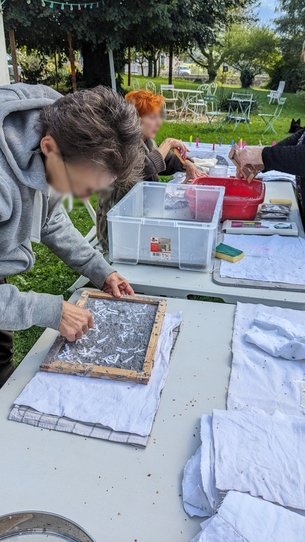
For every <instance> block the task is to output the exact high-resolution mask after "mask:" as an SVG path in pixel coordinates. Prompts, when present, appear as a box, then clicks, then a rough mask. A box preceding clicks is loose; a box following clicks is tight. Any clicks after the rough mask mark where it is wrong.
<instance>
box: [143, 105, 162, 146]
mask: <svg viewBox="0 0 305 542" xmlns="http://www.w3.org/2000/svg"><path fill="white" fill-rule="evenodd" d="M161 124H162V118H161V113H160V111H156V112H154V113H150V114H149V115H144V116H143V117H141V126H142V132H143V137H144V139H154V137H156V135H157V132H158V130H159V128H160V126H161Z"/></svg>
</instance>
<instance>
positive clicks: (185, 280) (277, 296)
mask: <svg viewBox="0 0 305 542" xmlns="http://www.w3.org/2000/svg"><path fill="white" fill-rule="evenodd" d="M270 198H284V199H290V200H292V201H293V207H292V212H291V221H293V222H296V223H297V224H298V227H299V232H300V235H301V236H302V237H304V230H303V226H302V223H301V219H300V213H299V210H298V206H297V201H296V199H295V195H294V190H293V187H292V185H291V184H290V183H289V182H269V183H266V198H265V201H267V202H268V201H269V199H270ZM114 267H115V269H116V270H117V271H118V272H119V273H120V274H121V275H123V276H124V277H126V279H127V280H128V281H129V282H130V283H131V284H132V286H133V287H134V289H135V291H136V292H138V293H145V294H153V295H165V296H172V297H180V298H186V297H187V296H188V295H191V294H193V295H198V296H208V297H213V298H220V299H222V300H223V301H225V302H226V303H236V302H237V301H243V302H245V303H264V304H266V305H277V306H279V307H290V308H293V309H301V310H304V309H305V295H304V294H302V293H299V292H287V291H283V290H282V291H276V290H261V289H256V288H243V287H234V286H232V287H231V286H220V285H218V284H215V283H214V282H213V279H212V275H211V274H210V273H200V272H196V271H181V270H180V269H178V268H175V267H172V268H169V267H160V266H154V265H135V266H133V265H126V264H124V265H123V264H114ZM304 273H305V269H304Z"/></svg>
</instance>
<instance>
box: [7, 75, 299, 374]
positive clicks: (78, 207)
mask: <svg viewBox="0 0 305 542" xmlns="http://www.w3.org/2000/svg"><path fill="white" fill-rule="evenodd" d="M138 79H139V82H140V84H141V87H142V88H145V82H146V79H145V78H142V77H138ZM154 81H155V82H156V85H157V90H159V86H160V83H161V82H164V83H166V80H162V79H160V78H159V79H156V80H154ZM173 82H174V84H175V86H176V87H177V88H197V86H198V85H197V84H195V83H190V82H187V81H184V80H182V79H177V80H174V81H173ZM125 84H127V81H126V82H125ZM232 89H233V87H225V88H224V93H225V94H227V95H230V93H231V92H232ZM218 92H220V89H219V90H218ZM251 92H252V91H251ZM253 92H254V94H255V98H256V100H257V101H258V103H259V106H260V109H259V111H258V112H260V111H261V112H270V111H272V110H274V108H275V106H269V105H268V102H267V93H268V91H266V90H254V91H253ZM285 96H286V97H287V102H286V106H285V108H284V110H283V113H282V117H281V119H280V120H279V121H277V123H276V125H275V128H276V130H277V132H278V133H277V135H276V136H275V135H274V134H270V133H269V134H266V136H264V137H263V136H262V131H263V129H264V125H263V122H262V120H261V119H260V118H259V117H258V115H257V113H258V112H256V113H255V114H253V115H252V117H251V119H252V122H251V125H250V130H251V132H250V133H249V132H248V130H247V127H246V126H240V127H239V128H238V129H237V130H236V132H235V133H234V134H233V133H232V130H233V127H234V125H229V126H227V127H226V128H225V129H224V130H222V131H219V132H217V134H216V136H215V134H214V132H213V131H212V130H211V129H209V128H208V127H207V126H206V125H205V124H200V123H198V124H194V123H189V122H170V121H166V122H164V125H163V126H162V128H161V130H160V132H159V134H158V138H157V142H158V143H160V142H161V141H163V139H164V138H166V137H170V136H171V137H176V138H178V139H183V140H186V141H188V140H189V137H190V136H191V135H192V136H193V141H194V140H195V138H196V137H199V139H200V141H202V142H212V141H213V140H215V139H216V141H217V140H218V137H222V140H223V143H231V141H232V139H233V138H234V139H235V140H236V141H237V140H238V139H239V138H241V137H242V138H243V139H246V141H247V143H248V144H253V145H257V144H258V142H259V140H262V142H263V144H266V145H268V144H270V143H271V142H272V141H273V140H274V139H277V141H280V140H281V139H284V138H285V137H287V135H288V133H287V132H288V129H289V126H290V121H291V119H292V117H295V118H299V117H301V118H302V117H303V118H304V122H305V100H302V99H301V98H299V97H298V96H296V95H295V94H285ZM92 204H93V205H94V206H95V205H96V197H93V198H92ZM70 216H71V219H72V221H73V222H74V224H75V226H76V227H77V228H78V229H79V230H80V231H81V233H82V234H86V233H87V232H88V231H89V230H90V228H91V226H92V221H91V218H90V217H89V215H88V213H87V211H86V209H85V207H84V205H83V204H82V203H80V202H78V201H75V205H74V209H73V211H72V212H71V215H70ZM34 251H35V255H36V264H35V266H34V268H33V269H32V270H31V271H30V272H29V273H26V274H24V275H15V276H13V277H10V278H9V282H10V283H11V284H14V285H16V286H17V287H18V288H19V289H20V290H21V291H24V292H26V291H29V290H31V289H32V290H35V291H36V292H46V293H50V294H55V295H59V294H63V295H64V297H65V299H68V297H69V293H68V292H67V289H68V287H69V286H70V285H71V284H72V283H73V282H74V281H75V280H76V279H77V277H78V274H77V273H76V272H74V271H72V270H71V269H69V268H68V267H67V266H66V265H65V264H64V263H63V262H61V261H60V260H59V259H58V258H57V257H56V256H55V255H54V254H52V253H51V252H50V251H49V250H48V249H47V248H46V247H45V246H43V245H34ZM42 331H43V330H42V329H41V328H38V327H35V328H31V329H29V330H25V331H18V332H15V358H14V362H15V364H16V365H18V363H19V362H20V361H21V360H22V359H23V357H24V356H25V354H26V353H27V352H28V351H29V349H30V348H31V347H32V346H33V344H34V343H35V341H36V340H37V339H38V337H39V336H40V334H41V333H42Z"/></svg>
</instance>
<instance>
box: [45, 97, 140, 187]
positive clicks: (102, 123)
mask: <svg viewBox="0 0 305 542" xmlns="http://www.w3.org/2000/svg"><path fill="white" fill-rule="evenodd" d="M39 128H40V130H41V134H42V137H43V136H45V135H46V134H48V135H50V136H52V137H53V138H54V140H55V141H56V143H57V146H58V148H59V150H60V152H61V154H62V156H63V159H64V160H65V161H66V162H74V163H75V162H80V161H81V162H83V161H85V162H88V163H93V164H96V165H98V166H100V167H101V168H102V169H103V170H105V171H110V172H111V173H112V174H113V175H115V176H116V177H117V178H118V180H122V181H124V180H125V179H127V178H130V177H131V176H132V175H134V176H139V174H140V171H141V169H142V167H143V160H144V158H143V154H142V152H141V141H142V131H141V127H140V123H139V118H138V115H137V111H136V109H135V108H134V106H133V105H132V104H129V103H127V102H126V101H125V100H124V99H123V98H122V97H121V96H120V95H119V94H116V93H115V92H113V91H112V90H111V89H109V88H107V87H103V86H99V87H96V88H94V89H92V90H81V91H78V92H75V93H74V94H68V95H66V96H63V97H62V98H59V99H58V100H56V101H55V102H54V103H52V104H51V105H47V106H45V107H43V108H42V109H41V111H40V126H39Z"/></svg>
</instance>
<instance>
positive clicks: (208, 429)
mask: <svg viewBox="0 0 305 542" xmlns="http://www.w3.org/2000/svg"><path fill="white" fill-rule="evenodd" d="M200 438H201V446H200V448H198V450H197V451H196V453H195V454H194V455H193V456H192V457H191V459H190V460H189V461H188V462H187V464H186V466H185V468H184V472H183V480H182V498H183V506H184V509H185V511H186V512H187V514H189V515H190V516H191V517H193V516H199V517H209V516H212V515H213V514H215V512H216V510H217V508H218V506H219V505H220V503H221V500H222V498H223V494H222V492H220V491H219V490H218V489H217V488H216V485H215V454H214V443H213V432H212V416H209V415H207V414H204V415H203V416H202V417H201V428H200Z"/></svg>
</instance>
